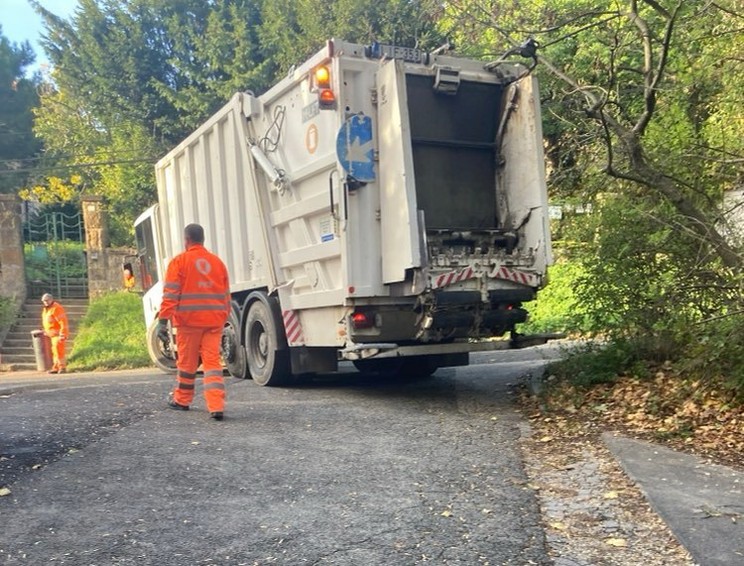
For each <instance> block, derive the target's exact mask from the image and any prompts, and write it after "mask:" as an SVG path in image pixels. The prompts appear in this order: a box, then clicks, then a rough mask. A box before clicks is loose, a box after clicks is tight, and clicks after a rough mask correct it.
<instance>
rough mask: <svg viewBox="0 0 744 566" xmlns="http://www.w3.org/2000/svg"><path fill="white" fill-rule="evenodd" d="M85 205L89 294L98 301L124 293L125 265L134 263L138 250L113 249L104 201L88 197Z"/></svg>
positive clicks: (84, 201) (85, 199)
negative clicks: (99, 297) (109, 295)
mask: <svg viewBox="0 0 744 566" xmlns="http://www.w3.org/2000/svg"><path fill="white" fill-rule="evenodd" d="M82 205H83V222H84V223H85V253H86V255H87V258H88V293H89V295H90V297H91V298H94V297H97V296H99V295H102V294H104V293H108V292H110V291H120V290H122V289H124V264H126V263H134V258H135V254H136V250H134V249H131V248H110V247H109V228H108V213H107V211H106V208H105V206H104V203H103V198H101V197H96V196H90V197H84V198H83V201H82ZM134 271H135V276H136V275H137V273H136V270H134ZM137 287H139V285H138V286H137Z"/></svg>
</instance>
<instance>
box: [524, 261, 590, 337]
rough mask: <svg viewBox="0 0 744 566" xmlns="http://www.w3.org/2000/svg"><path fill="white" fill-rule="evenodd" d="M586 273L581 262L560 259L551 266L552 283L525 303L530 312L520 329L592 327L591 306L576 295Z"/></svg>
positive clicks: (578, 329)
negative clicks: (578, 284)
mask: <svg viewBox="0 0 744 566" xmlns="http://www.w3.org/2000/svg"><path fill="white" fill-rule="evenodd" d="M583 276H585V272H584V269H583V267H582V265H581V264H580V263H578V262H568V261H559V262H558V263H556V264H555V265H553V266H551V267H550V268H549V269H548V285H547V286H546V287H545V288H544V289H542V290H541V291H540V292H539V293H538V295H537V300H535V301H531V302H529V303H525V304H524V308H526V309H527V312H529V313H530V317H529V319H528V321H527V322H526V323H525V324H522V325H520V327H519V331H520V332H521V333H524V334H532V333H542V332H569V333H585V332H588V331H589V330H590V328H589V321H588V308H587V306H586V305H584V304H582V303H581V302H580V301H579V300H578V298H577V296H576V291H575V289H576V285H577V282H578V281H579V279H580V278H582V277H583Z"/></svg>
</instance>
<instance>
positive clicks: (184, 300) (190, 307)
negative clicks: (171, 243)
mask: <svg viewBox="0 0 744 566" xmlns="http://www.w3.org/2000/svg"><path fill="white" fill-rule="evenodd" d="M229 313H230V282H229V279H228V275H227V268H226V267H225V264H224V263H222V260H221V259H220V258H218V257H217V256H216V255H214V254H213V253H211V252H209V251H207V250H206V249H205V248H204V246H202V245H201V244H192V245H191V246H189V247H188V248H187V249H186V251H185V252H183V253H181V254H179V255H177V256H176V257H174V258H173V259H172V260H171V262H170V263H169V264H168V270H167V272H166V274H165V285H164V287H163V302H162V303H161V305H160V314H159V318H161V319H164V318H167V319H170V320H171V321H172V323H173V326H192V327H196V328H214V327H220V328H221V327H222V326H224V324H225V321H226V320H227V316H228V314H229Z"/></svg>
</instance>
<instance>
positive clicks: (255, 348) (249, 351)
mask: <svg viewBox="0 0 744 566" xmlns="http://www.w3.org/2000/svg"><path fill="white" fill-rule="evenodd" d="M274 303H275V299H272V298H271V297H268V296H266V295H265V294H261V295H260V297H259V298H257V300H255V301H253V302H252V303H251V305H250V307H249V308H248V317H247V319H246V325H245V341H244V342H245V355H246V358H247V361H248V370H249V371H250V374H251V377H252V378H253V381H255V382H256V383H257V384H258V385H268V386H277V385H285V384H287V383H288V382H289V381H290V379H291V371H290V364H289V351H288V349H287V346H286V343H287V341H286V338H285V337H284V327H283V326H281V325H280V322H279V317H278V315H277V311H278V305H277V306H274Z"/></svg>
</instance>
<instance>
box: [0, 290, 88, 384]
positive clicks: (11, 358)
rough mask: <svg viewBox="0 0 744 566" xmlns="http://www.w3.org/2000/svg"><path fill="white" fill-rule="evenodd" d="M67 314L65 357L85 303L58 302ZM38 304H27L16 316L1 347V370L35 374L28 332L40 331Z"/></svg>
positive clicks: (34, 301) (39, 308)
mask: <svg viewBox="0 0 744 566" xmlns="http://www.w3.org/2000/svg"><path fill="white" fill-rule="evenodd" d="M59 302H60V303H61V304H62V306H63V307H65V311H66V312H67V319H68V321H69V323H70V337H69V338H68V339H67V348H66V350H67V356H68V358H69V356H70V352H72V346H73V344H74V340H75V333H76V331H77V327H78V324H79V322H80V320H81V319H82V318H83V316H84V315H85V313H86V312H87V310H88V299H60V301H59ZM41 308H42V305H41V301H40V300H39V299H31V300H27V301H26V302H25V303H24V305H23V307H22V308H21V312H20V313H19V314H18V318H17V319H16V322H15V324H14V325H13V326H12V327H11V329H10V332H8V335H7V336H6V337H5V340H4V341H3V343H2V344H0V370H2V371H20V370H35V369H36V358H35V357H34V346H33V342H32V338H31V331H32V330H38V329H40V328H41Z"/></svg>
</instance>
